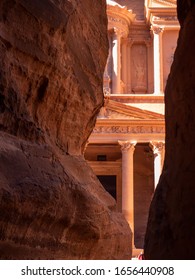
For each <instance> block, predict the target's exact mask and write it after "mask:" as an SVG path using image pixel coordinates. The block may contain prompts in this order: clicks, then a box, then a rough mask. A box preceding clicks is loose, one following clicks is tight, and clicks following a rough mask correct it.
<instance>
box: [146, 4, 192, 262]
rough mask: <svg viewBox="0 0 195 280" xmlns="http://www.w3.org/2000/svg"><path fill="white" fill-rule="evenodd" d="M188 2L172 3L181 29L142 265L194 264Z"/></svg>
mask: <svg viewBox="0 0 195 280" xmlns="http://www.w3.org/2000/svg"><path fill="white" fill-rule="evenodd" d="M194 2H195V1H183V0H181V1H180V0H178V18H179V21H180V23H181V26H182V28H181V31H180V36H179V41H178V47H177V49H176V53H175V58H174V62H173V65H172V68H171V73H170V76H169V79H168V83H167V87H166V92H165V105H166V110H165V117H166V155H165V163H164V169H163V172H162V175H161V178H160V181H159V184H158V186H157V189H156V192H155V195H154V198H153V201H152V204H151V207H150V213H149V220H148V226H147V231H146V237H145V257H146V259H159V260H160V259H193V260H194V259H195V238H194V236H195V203H194V201H195V37H194V33H195V5H194Z"/></svg>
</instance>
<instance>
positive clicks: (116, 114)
mask: <svg viewBox="0 0 195 280" xmlns="http://www.w3.org/2000/svg"><path fill="white" fill-rule="evenodd" d="M98 119H117V120H123V119H128V120H163V119H164V115H162V114H159V113H155V112H152V111H149V110H142V109H139V108H136V107H134V106H132V105H131V106H130V105H126V104H122V103H120V102H117V101H113V100H106V102H105V105H104V107H102V109H101V110H100V113H99V115H98Z"/></svg>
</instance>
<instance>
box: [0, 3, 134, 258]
mask: <svg viewBox="0 0 195 280" xmlns="http://www.w3.org/2000/svg"><path fill="white" fill-rule="evenodd" d="M105 11H106V4H105V1H103V0H102V1H99V0H97V1H95V3H94V5H91V1H90V0H85V1H78V0H75V1H74V0H72V1H60V0H56V1H54V0H50V1H49V0H42V1H38V0H34V1H30V0H16V1H12V0H2V1H1V3H0V258H1V259H130V258H131V232H130V229H129V226H128V224H127V222H126V221H125V219H124V217H123V215H122V214H120V213H117V212H116V210H115V201H114V200H113V199H112V198H111V197H110V195H109V194H108V193H107V192H106V191H105V190H104V188H103V187H102V186H101V185H100V183H99V181H98V180H97V179H96V176H95V175H94V174H93V172H92V170H91V169H90V167H89V166H88V165H87V163H86V162H85V161H84V159H83V156H82V151H83V149H84V147H85V144H86V141H87V139H88V136H89V135H90V133H91V131H92V129H93V127H94V124H95V119H96V115H97V114H98V112H99V109H100V107H101V106H102V104H103V92H102V76H103V71H104V67H105V62H106V57H107V53H108V42H107V19H106V12H105Z"/></svg>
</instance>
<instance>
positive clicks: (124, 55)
mask: <svg viewBox="0 0 195 280" xmlns="http://www.w3.org/2000/svg"><path fill="white" fill-rule="evenodd" d="M121 54H122V55H121V80H122V82H123V83H124V84H123V85H122V86H123V92H122V93H127V75H128V68H127V39H123V40H122V44H121Z"/></svg>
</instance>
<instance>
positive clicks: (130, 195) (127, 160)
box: [118, 141, 136, 246]
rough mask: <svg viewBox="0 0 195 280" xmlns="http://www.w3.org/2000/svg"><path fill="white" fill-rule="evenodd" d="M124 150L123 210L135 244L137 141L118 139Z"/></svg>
mask: <svg viewBox="0 0 195 280" xmlns="http://www.w3.org/2000/svg"><path fill="white" fill-rule="evenodd" d="M118 142H119V144H120V146H121V151H122V212H123V214H124V216H125V218H126V220H127V222H128V223H129V226H130V228H131V230H132V234H133V237H132V238H133V240H132V244H133V246H134V186H133V154H134V150H135V145H136V142H131V141H118Z"/></svg>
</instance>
